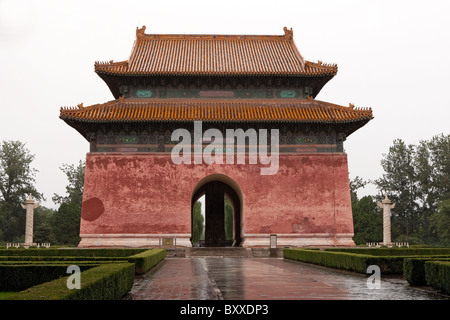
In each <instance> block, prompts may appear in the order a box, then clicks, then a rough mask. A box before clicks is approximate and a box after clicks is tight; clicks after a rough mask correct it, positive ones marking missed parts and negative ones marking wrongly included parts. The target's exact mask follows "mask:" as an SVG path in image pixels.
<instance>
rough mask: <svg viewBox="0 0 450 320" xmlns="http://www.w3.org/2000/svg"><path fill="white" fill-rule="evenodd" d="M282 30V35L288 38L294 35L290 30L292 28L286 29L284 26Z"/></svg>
mask: <svg viewBox="0 0 450 320" xmlns="http://www.w3.org/2000/svg"><path fill="white" fill-rule="evenodd" d="M283 30H284V36H285V37H287V38H288V39H292V37H293V36H294V31H292V28H290V29H288V28H287V27H284V28H283Z"/></svg>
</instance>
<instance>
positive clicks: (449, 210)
mask: <svg viewBox="0 0 450 320" xmlns="http://www.w3.org/2000/svg"><path fill="white" fill-rule="evenodd" d="M431 225H432V227H434V228H435V229H436V234H437V237H438V241H439V244H441V245H444V246H450V199H448V200H444V201H442V202H441V203H440V204H439V206H438V210H437V211H436V213H435V214H434V215H433V216H432V217H431Z"/></svg>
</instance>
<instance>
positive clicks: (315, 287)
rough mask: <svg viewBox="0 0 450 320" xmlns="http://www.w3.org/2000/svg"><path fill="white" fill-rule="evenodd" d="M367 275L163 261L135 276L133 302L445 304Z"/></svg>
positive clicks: (249, 263)
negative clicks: (374, 282) (377, 283)
mask: <svg viewBox="0 0 450 320" xmlns="http://www.w3.org/2000/svg"><path fill="white" fill-rule="evenodd" d="M368 277H369V275H365V274H358V273H353V272H346V271H341V270H335V269H330V268H324V267H320V266H315V265H310V264H306V263H301V262H295V261H290V260H284V259H282V258H281V259H280V258H231V257H224V258H217V257H201V258H166V259H165V261H163V262H162V263H161V264H160V265H158V266H157V267H156V268H154V270H152V271H150V272H149V273H147V274H146V275H144V276H141V277H138V278H136V281H135V285H134V287H133V288H132V290H131V292H130V294H129V295H128V297H127V299H131V300H216V299H224V300H443V299H447V300H448V299H450V297H449V296H445V295H441V294H439V293H438V292H437V291H435V290H433V289H430V288H428V287H414V286H410V285H409V284H408V282H407V281H405V280H404V279H403V277H402V276H388V275H381V287H380V289H369V288H368V286H367V279H368Z"/></svg>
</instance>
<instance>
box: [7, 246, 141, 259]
mask: <svg viewBox="0 0 450 320" xmlns="http://www.w3.org/2000/svg"><path fill="white" fill-rule="evenodd" d="M146 250H147V249H110V248H107V249H106V248H105V249H103V248H99V249H81V248H72V249H70V248H66V249H57V248H36V249H20V248H19V249H16V248H14V249H11V248H9V249H4V250H0V256H55V257H58V256H71V257H128V256H131V255H134V254H137V253H141V252H144V251H146Z"/></svg>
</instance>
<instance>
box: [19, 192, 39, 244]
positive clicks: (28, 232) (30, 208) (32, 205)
mask: <svg viewBox="0 0 450 320" xmlns="http://www.w3.org/2000/svg"><path fill="white" fill-rule="evenodd" d="M38 207H39V202H37V201H35V200H34V199H33V198H32V197H31V194H29V195H28V199H27V201H26V203H25V205H23V204H22V208H24V209H26V210H27V217H26V225H25V243H24V245H25V246H31V245H33V217H34V209H36V208H38Z"/></svg>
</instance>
